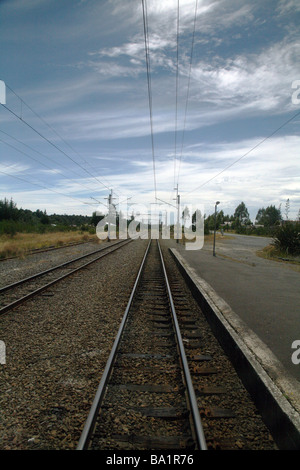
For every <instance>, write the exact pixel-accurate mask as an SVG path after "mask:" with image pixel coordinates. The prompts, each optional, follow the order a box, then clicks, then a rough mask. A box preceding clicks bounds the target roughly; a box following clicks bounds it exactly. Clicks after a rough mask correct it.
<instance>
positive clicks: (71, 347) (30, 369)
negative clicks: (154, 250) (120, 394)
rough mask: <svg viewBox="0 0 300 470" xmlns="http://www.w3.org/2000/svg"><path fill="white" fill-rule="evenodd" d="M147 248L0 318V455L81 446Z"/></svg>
mask: <svg viewBox="0 0 300 470" xmlns="http://www.w3.org/2000/svg"><path fill="white" fill-rule="evenodd" d="M146 243H147V241H145V240H144V241H142V240H138V241H133V242H131V243H129V244H128V245H126V246H125V247H123V248H121V249H119V250H117V251H116V252H115V253H113V254H110V255H108V256H107V257H105V258H103V259H102V260H101V261H100V262H97V263H94V264H92V265H91V266H90V267H88V268H86V269H84V270H82V271H80V272H78V273H76V274H75V275H73V276H71V277H70V278H67V279H65V280H64V281H62V282H60V283H59V284H57V285H55V286H54V287H52V288H51V289H49V290H47V291H45V292H44V294H42V295H39V296H37V297H35V298H33V299H32V300H29V301H28V302H26V303H25V304H23V305H21V306H19V307H18V308H16V309H15V310H14V311H11V312H8V313H6V314H5V315H3V316H2V317H1V318H0V331H1V333H0V339H1V340H2V341H4V342H5V345H6V364H5V365H3V364H0V388H1V396H0V449H2V450H31V449H37V450H66V449H70V450H72V449H75V448H76V445H77V443H78V440H79V438H80V434H81V431H82V428H83V426H84V423H85V420H86V418H87V416H88V413H89V409H90V406H91V403H92V401H93V399H94V395H95V392H96V390H97V387H98V384H99V381H100V379H101V375H102V372H103V370H104V367H105V364H106V361H107V359H108V355H109V352H110V349H111V347H112V345H113V342H114V339H115V336H116V334H117V331H118V329H119V325H120V321H121V319H122V316H123V313H124V310H125V308H126V305H127V302H128V298H129V295H130V292H131V289H132V287H133V283H134V280H135V277H136V274H137V271H138V268H139V265H140V262H141V260H142V258H143V255H144V251H145V248H146ZM74 248H75V247H74ZM76 249H78V247H76ZM64 253H65V251H64ZM53 254H54V253H52V255H53ZM72 254H74V251H73V252H72ZM48 255H49V253H47V256H48ZM56 255H57V253H56V254H55V258H56V259H55V263H54V264H57V261H58V258H57V256H56ZM34 256H37V255H34ZM38 256H44V255H42V254H39V255H38ZM64 256H65V255H64ZM42 259H43V258H42ZM28 261H29V265H31V263H32V257H30V260H29V258H28ZM23 262H24V260H19V263H20V264H21V263H23ZM5 263H7V262H5ZM14 263H16V265H15V266H16V267H17V261H16V260H14ZM22 266H24V265H22ZM22 269H24V268H23V267H22ZM29 269H30V268H29ZM38 270H39V269H38ZM22 276H23V275H22Z"/></svg>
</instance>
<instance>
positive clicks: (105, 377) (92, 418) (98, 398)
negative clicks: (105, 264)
mask: <svg viewBox="0 0 300 470" xmlns="http://www.w3.org/2000/svg"><path fill="white" fill-rule="evenodd" d="M150 245H151V239H150V241H149V243H148V245H147V248H146V251H145V254H144V257H143V260H142V262H141V265H140V268H139V271H138V274H137V277H136V280H135V283H134V286H133V289H132V291H131V295H130V298H129V301H128V303H127V307H126V310H125V313H124V315H123V318H122V321H121V324H120V327H119V330H118V333H117V336H116V338H115V341H114V344H113V347H112V350H111V352H110V355H109V358H108V360H107V363H106V366H105V369H104V372H103V374H102V377H101V381H100V383H99V386H98V389H97V392H96V395H95V398H94V401H93V403H92V406H91V409H90V412H89V415H88V417H87V420H86V422H85V425H84V428H83V431H82V433H81V436H80V439H79V442H78V445H77V448H76V450H87V448H88V445H89V441H90V437H91V435H92V434H93V431H94V428H95V424H96V420H97V417H98V412H99V409H100V407H101V404H102V401H103V398H104V395H105V391H106V386H107V383H108V381H109V378H110V376H111V372H112V369H113V365H114V362H115V358H116V354H117V350H118V346H119V343H120V341H121V338H122V335H123V332H124V328H125V324H126V321H127V318H128V312H129V310H130V307H131V304H132V301H133V297H134V294H135V292H136V289H137V286H138V283H139V281H140V277H141V273H142V271H143V267H144V264H145V260H146V258H147V255H148V252H149V248H150Z"/></svg>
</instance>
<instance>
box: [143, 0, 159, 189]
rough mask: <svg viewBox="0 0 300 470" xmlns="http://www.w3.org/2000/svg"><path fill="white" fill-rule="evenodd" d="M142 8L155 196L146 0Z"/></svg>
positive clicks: (154, 177)
mask: <svg viewBox="0 0 300 470" xmlns="http://www.w3.org/2000/svg"><path fill="white" fill-rule="evenodd" d="M142 10H143V26H144V40H145V56H146V71H147V84H148V101H149V113H150V132H151V147H152V164H153V179H154V195H155V198H156V194H157V186H156V167H155V153H154V135H153V114H152V87H151V65H150V49H149V30H148V14H147V1H146V0H142Z"/></svg>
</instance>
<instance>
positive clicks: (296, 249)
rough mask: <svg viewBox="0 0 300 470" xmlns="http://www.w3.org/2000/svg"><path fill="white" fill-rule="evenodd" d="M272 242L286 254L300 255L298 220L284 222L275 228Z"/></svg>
mask: <svg viewBox="0 0 300 470" xmlns="http://www.w3.org/2000/svg"><path fill="white" fill-rule="evenodd" d="M273 244H274V245H275V246H276V248H278V249H279V250H280V251H284V252H285V253H286V254H287V255H288V254H291V255H300V222H297V223H295V224H294V223H291V222H286V223H285V224H283V225H282V226H281V227H279V228H278V229H277V230H276V233H275V236H274V242H273Z"/></svg>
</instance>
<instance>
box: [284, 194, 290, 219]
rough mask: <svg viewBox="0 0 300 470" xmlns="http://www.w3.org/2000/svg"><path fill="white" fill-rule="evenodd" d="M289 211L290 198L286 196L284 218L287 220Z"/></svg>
mask: <svg viewBox="0 0 300 470" xmlns="http://www.w3.org/2000/svg"><path fill="white" fill-rule="evenodd" d="M289 212H290V199H289V198H288V199H287V200H286V203H285V218H286V220H288V218H289Z"/></svg>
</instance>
